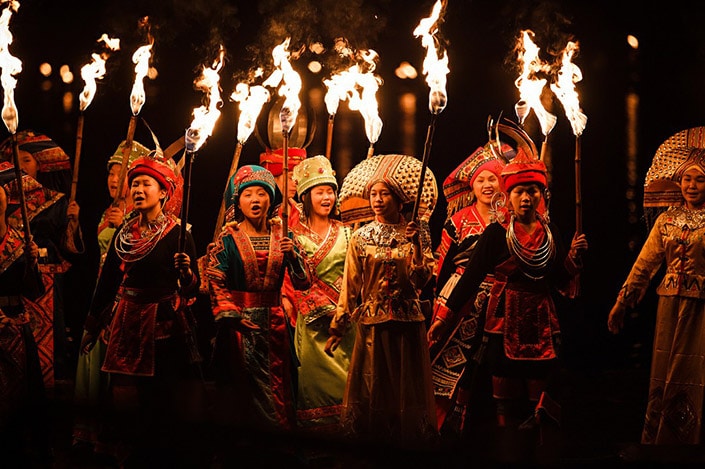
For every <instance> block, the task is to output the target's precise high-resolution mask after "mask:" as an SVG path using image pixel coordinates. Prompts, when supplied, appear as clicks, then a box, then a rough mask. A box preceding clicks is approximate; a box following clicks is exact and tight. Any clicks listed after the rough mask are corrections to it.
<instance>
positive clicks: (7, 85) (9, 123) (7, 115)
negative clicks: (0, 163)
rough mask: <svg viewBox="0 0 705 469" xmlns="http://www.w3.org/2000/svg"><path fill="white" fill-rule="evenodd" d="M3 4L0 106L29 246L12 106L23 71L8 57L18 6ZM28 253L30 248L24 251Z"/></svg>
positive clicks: (19, 65) (0, 28) (28, 231)
mask: <svg viewBox="0 0 705 469" xmlns="http://www.w3.org/2000/svg"><path fill="white" fill-rule="evenodd" d="M2 3H7V5H6V6H5V9H4V10H3V11H2V14H0V68H2V72H0V82H2V88H3V92H4V99H3V106H2V120H3V122H4V123H5V127H7V130H8V131H9V132H10V134H11V135H12V155H13V165H14V167H15V182H16V183H17V192H18V193H19V196H20V210H21V212H22V225H23V228H24V242H25V245H26V246H28V245H29V242H30V241H31V239H32V234H31V232H30V230H29V215H28V214H27V202H26V201H25V194H24V186H23V184H22V172H21V170H20V153H19V149H18V148H17V125H18V120H19V117H18V113H17V107H16V106H15V86H16V85H17V79H16V78H15V75H17V74H18V73H20V72H21V71H22V61H20V59H18V58H17V57H14V56H13V55H12V54H10V50H9V47H10V44H12V33H11V32H10V18H12V13H13V12H16V11H17V10H18V9H19V7H20V4H19V2H16V1H13V0H10V1H8V0H3V1H2ZM25 251H26V252H27V253H29V249H26V250H25Z"/></svg>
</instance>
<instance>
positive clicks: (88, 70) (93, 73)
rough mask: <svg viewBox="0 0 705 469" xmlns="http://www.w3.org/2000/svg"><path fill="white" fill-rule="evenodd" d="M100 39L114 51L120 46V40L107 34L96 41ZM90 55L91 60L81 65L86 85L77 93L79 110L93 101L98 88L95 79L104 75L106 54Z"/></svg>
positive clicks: (82, 109) (85, 107) (82, 76)
mask: <svg viewBox="0 0 705 469" xmlns="http://www.w3.org/2000/svg"><path fill="white" fill-rule="evenodd" d="M101 41H104V42H105V45H106V47H108V48H109V49H110V50H113V51H114V50H117V49H119V48H120V40H119V39H111V38H109V37H108V35H107V34H103V35H102V36H101V37H100V39H98V42H101ZM91 57H92V59H93V61H92V62H91V63H89V64H86V65H84V66H83V67H81V78H83V81H85V82H86V86H85V87H84V88H83V91H82V92H81V94H80V95H79V101H80V105H79V109H80V111H81V112H83V111H85V110H86V109H87V108H88V106H90V104H91V101H93V97H94V96H95V92H96V90H97V89H98V88H97V86H96V80H100V79H102V78H103V76H105V71H106V70H105V61H106V60H107V58H108V54H107V53H103V54H96V53H93V54H91Z"/></svg>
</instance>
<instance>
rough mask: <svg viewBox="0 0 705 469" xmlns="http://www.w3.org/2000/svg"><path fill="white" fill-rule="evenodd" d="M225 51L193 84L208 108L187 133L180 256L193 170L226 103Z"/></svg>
mask: <svg viewBox="0 0 705 469" xmlns="http://www.w3.org/2000/svg"><path fill="white" fill-rule="evenodd" d="M224 56H225V48H224V47H223V46H222V45H221V46H220V51H219V53H218V58H217V59H215V60H214V61H213V64H212V65H211V66H210V67H203V73H202V74H201V76H200V77H199V78H197V79H196V81H195V82H194V87H195V88H196V89H200V90H202V91H203V92H204V93H205V97H204V102H205V104H204V105H202V106H200V107H198V108H196V109H194V110H193V121H192V122H191V125H190V127H189V128H188V129H186V135H185V142H186V153H185V155H184V158H186V164H185V166H184V196H183V199H182V201H181V231H180V232H179V247H178V252H183V249H184V243H185V240H186V226H187V225H188V209H189V198H190V195H191V166H192V165H193V158H194V155H195V154H196V152H197V151H198V149H199V148H201V147H202V146H203V144H204V143H205V142H206V139H207V138H208V137H210V135H211V134H212V133H213V128H214V127H215V123H216V122H217V121H218V118H219V117H220V109H219V108H220V106H221V105H222V104H223V100H222V99H221V98H220V75H218V72H220V69H221V68H222V66H223V57H224Z"/></svg>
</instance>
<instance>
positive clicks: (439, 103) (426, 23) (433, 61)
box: [411, 0, 450, 220]
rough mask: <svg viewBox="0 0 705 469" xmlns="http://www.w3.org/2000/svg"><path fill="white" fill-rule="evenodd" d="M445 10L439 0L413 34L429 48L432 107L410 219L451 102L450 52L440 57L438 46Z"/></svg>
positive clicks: (426, 71)
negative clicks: (442, 115)
mask: <svg viewBox="0 0 705 469" xmlns="http://www.w3.org/2000/svg"><path fill="white" fill-rule="evenodd" d="M441 11H443V2H442V1H441V0H437V1H436V3H435V5H434V6H433V10H432V11H431V16H429V17H428V18H424V19H422V20H421V22H419V24H418V26H416V29H415V30H414V36H415V37H419V36H421V44H422V45H423V46H424V47H425V48H426V58H425V59H424V61H423V73H424V75H426V83H427V84H428V87H429V95H428V108H429V111H431V122H430V123H429V125H428V131H427V133H426V143H425V144H424V151H423V158H422V161H421V162H422V165H421V176H420V178H419V186H418V191H417V193H416V201H415V203H414V211H413V213H412V216H411V219H412V220H415V219H416V217H417V215H418V213H419V204H420V203H421V192H422V189H423V185H424V179H425V176H426V167H427V166H428V158H429V155H430V153H431V142H432V141H433V133H434V131H435V128H436V119H437V117H438V114H440V113H441V112H442V111H443V109H445V107H446V104H447V102H448V95H447V94H446V76H447V75H448V72H449V71H450V70H449V69H448V52H447V51H444V52H443V57H442V58H439V57H438V50H437V48H436V42H437V41H436V37H435V35H436V33H437V32H438V27H437V26H436V24H437V23H438V20H439V18H440V16H441Z"/></svg>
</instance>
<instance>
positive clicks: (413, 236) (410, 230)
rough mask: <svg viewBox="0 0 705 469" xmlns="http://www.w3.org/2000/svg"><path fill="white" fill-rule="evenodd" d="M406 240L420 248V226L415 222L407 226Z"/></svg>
mask: <svg viewBox="0 0 705 469" xmlns="http://www.w3.org/2000/svg"><path fill="white" fill-rule="evenodd" d="M404 236H406V239H408V240H409V241H410V242H412V243H414V244H415V245H417V246H419V244H420V243H419V225H418V224H417V223H416V222H415V221H410V222H409V223H407V224H406V232H405V233H404Z"/></svg>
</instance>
